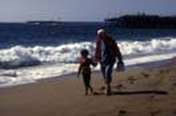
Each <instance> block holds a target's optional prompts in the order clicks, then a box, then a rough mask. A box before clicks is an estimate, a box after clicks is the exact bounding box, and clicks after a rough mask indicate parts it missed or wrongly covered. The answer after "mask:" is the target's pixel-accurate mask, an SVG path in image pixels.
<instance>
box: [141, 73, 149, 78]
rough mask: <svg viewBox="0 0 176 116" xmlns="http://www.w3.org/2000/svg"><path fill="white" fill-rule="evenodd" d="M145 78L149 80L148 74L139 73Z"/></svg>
mask: <svg viewBox="0 0 176 116" xmlns="http://www.w3.org/2000/svg"><path fill="white" fill-rule="evenodd" d="M141 74H142V75H143V76H144V77H145V78H149V77H150V75H149V74H147V73H145V72H143V73H141Z"/></svg>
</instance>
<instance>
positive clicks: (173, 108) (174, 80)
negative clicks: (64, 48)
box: [0, 64, 176, 116]
mask: <svg viewBox="0 0 176 116" xmlns="http://www.w3.org/2000/svg"><path fill="white" fill-rule="evenodd" d="M67 78H72V79H67V80H62V81H60V80H57V78H56V79H51V80H41V81H39V82H37V83H34V84H27V85H19V86H16V87H9V88H1V89H0V116H175V115H176V66H173V65H172V66H169V64H168V65H167V66H165V67H161V68H159V69H158V68H133V69H130V70H128V71H126V72H123V73H114V78H113V83H112V95H111V96H106V95H105V94H104V88H103V86H104V85H103V80H102V77H101V74H100V73H99V72H94V73H93V74H92V86H93V87H94V90H95V92H96V95H89V96H85V95H84V88H83V84H82V80H81V79H76V76H75V75H74V74H72V75H68V77H67Z"/></svg>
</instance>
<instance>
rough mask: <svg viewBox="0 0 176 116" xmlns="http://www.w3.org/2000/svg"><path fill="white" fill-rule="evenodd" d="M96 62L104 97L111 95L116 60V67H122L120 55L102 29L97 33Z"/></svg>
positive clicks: (113, 42)
mask: <svg viewBox="0 0 176 116" xmlns="http://www.w3.org/2000/svg"><path fill="white" fill-rule="evenodd" d="M95 58H96V61H97V62H99V63H100V65H101V71H102V74H103V77H104V81H105V84H106V95H111V82H112V72H113V66H114V64H115V62H116V59H117V58H118V65H117V67H118V66H123V61H122V55H121V52H120V50H119V47H118V46H117V44H116V42H115V40H113V39H112V37H111V36H109V35H108V34H107V33H106V32H105V30H104V29H100V30H98V31H97V40H96V52H95Z"/></svg>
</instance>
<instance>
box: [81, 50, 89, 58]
mask: <svg viewBox="0 0 176 116" xmlns="http://www.w3.org/2000/svg"><path fill="white" fill-rule="evenodd" d="M88 55H89V51H88V50H86V49H83V50H81V56H82V57H85V58H86V57H87V56H88Z"/></svg>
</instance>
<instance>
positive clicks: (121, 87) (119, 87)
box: [114, 84, 126, 89]
mask: <svg viewBox="0 0 176 116" xmlns="http://www.w3.org/2000/svg"><path fill="white" fill-rule="evenodd" d="M114 88H115V89H125V88H126V87H124V86H123V85H122V84H119V85H116V86H114Z"/></svg>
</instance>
